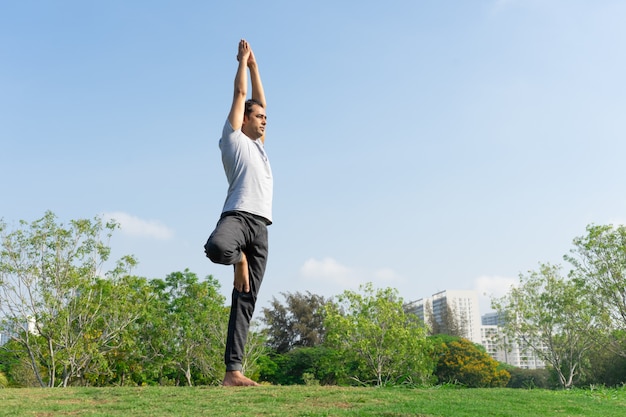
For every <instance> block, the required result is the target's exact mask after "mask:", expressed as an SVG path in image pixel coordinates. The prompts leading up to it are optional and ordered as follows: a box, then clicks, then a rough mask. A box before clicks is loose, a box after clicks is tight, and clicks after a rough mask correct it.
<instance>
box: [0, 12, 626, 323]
mask: <svg viewBox="0 0 626 417" xmlns="http://www.w3.org/2000/svg"><path fill="white" fill-rule="evenodd" d="M217 3H218V2H209V1H176V2H174V1H132V2H130V1H92V2H85V1H31V0H23V1H20V2H13V1H6V0H0V62H1V65H0V145H1V147H0V149H1V150H0V152H1V155H2V157H1V158H0V177H1V178H2V179H1V181H0V217H2V218H3V219H4V221H5V222H7V223H9V224H16V223H17V221H18V220H21V219H23V220H27V221H32V220H35V219H37V218H40V217H41V216H43V214H44V212H45V211H46V210H51V211H53V212H54V213H55V214H56V215H57V216H58V217H59V219H60V220H61V221H63V222H67V221H68V220H69V219H75V218H85V217H87V218H92V217H94V216H107V217H114V218H116V219H117V220H118V221H119V222H120V223H121V225H122V228H121V230H120V231H118V232H116V234H115V235H114V237H113V240H112V241H111V246H112V248H113V256H114V257H119V256H121V255H124V254H134V255H135V256H136V257H137V258H138V260H139V262H140V264H139V266H138V268H137V269H136V270H135V273H136V274H137V275H141V276H145V277H148V278H163V277H165V276H166V275H167V274H169V273H171V272H174V271H181V270H183V269H185V268H189V269H190V270H191V271H193V272H195V273H196V274H198V275H199V276H206V275H209V274H212V275H214V276H215V277H216V278H218V279H219V280H220V282H221V283H222V289H223V292H224V294H228V293H229V292H230V289H231V288H232V287H231V285H232V270H231V269H230V268H228V267H224V266H217V265H213V264H212V263H211V262H210V261H208V260H207V259H206V258H204V254H203V251H202V245H203V244H204V242H205V240H206V238H207V237H208V235H209V234H210V232H211V231H212V229H213V227H214V225H215V222H216V221H217V218H218V216H219V213H220V210H221V207H222V204H223V201H224V197H225V193H226V179H225V176H224V173H223V170H222V166H221V160H220V155H219V149H218V146H217V141H218V139H219V135H220V132H221V129H222V126H223V123H224V121H225V119H226V116H227V113H228V110H229V107H230V100H231V97H232V85H233V78H234V74H235V70H236V60H235V56H236V52H237V43H238V41H239V39H240V38H246V39H247V40H248V41H249V42H250V44H251V46H252V48H253V50H254V51H255V55H256V57H257V60H258V62H259V67H260V70H261V75H262V78H263V82H264V86H265V90H266V95H267V101H268V109H267V112H268V131H267V142H266V149H267V152H268V154H269V155H270V160H271V162H272V168H273V171H274V177H275V200H274V221H275V222H274V224H273V225H272V226H271V227H270V260H269V264H268V269H267V274H266V278H265V281H264V284H263V287H262V289H261V298H260V304H261V306H265V305H267V302H268V300H270V299H271V297H272V296H276V297H277V298H279V299H282V298H281V297H280V295H279V294H280V292H295V291H311V292H313V293H317V294H321V295H325V296H332V295H336V294H339V293H341V292H342V291H343V290H346V289H351V290H354V289H357V288H358V285H359V284H360V283H364V282H369V281H371V282H373V283H374V284H375V285H376V286H379V287H387V286H391V287H394V288H397V289H398V290H399V291H400V294H401V295H402V297H403V298H404V299H405V300H407V301H409V300H415V299H418V298H421V297H426V296H430V295H431V294H433V293H435V292H437V291H440V290H445V289H462V290H466V289H473V290H477V291H479V293H480V294H484V293H486V294H495V295H501V294H502V292H503V291H504V290H506V288H507V287H508V286H509V285H510V284H511V283H512V282H513V281H515V280H516V279H517V276H518V275H519V273H522V272H525V271H528V270H531V269H536V268H537V266H538V264H539V262H553V263H563V261H562V256H563V255H564V254H566V253H567V252H568V251H569V250H570V249H571V241H572V239H573V238H574V237H576V236H580V235H584V233H585V227H586V226H587V225H588V224H591V223H595V224H608V223H612V224H618V223H626V214H625V213H626V187H625V179H626V163H624V162H625V160H624V155H626V144H625V139H626V117H625V116H624V115H625V114H626V80H625V76H624V74H626V55H624V53H623V50H624V45H626V26H625V25H624V24H623V22H624V21H625V20H626V2H623V1H619V0H596V1H577V0H541V1H539V0H474V1H466V0H457V1H452V0H451V1H445V2H443V1H425V0H424V1H416V0H406V1H395V0H390V1H385V2H372V1H362V2H358V3H357V2H338V1H326V0H321V1H317V2H296V1H267V2H261V3H259V2H251V1H231V2H219V4H217ZM481 303H482V304H481V306H482V307H483V312H487V310H488V308H487V305H488V301H487V297H481Z"/></svg>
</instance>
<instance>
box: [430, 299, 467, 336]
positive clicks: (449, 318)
mask: <svg viewBox="0 0 626 417" xmlns="http://www.w3.org/2000/svg"><path fill="white" fill-rule="evenodd" d="M424 317H425V318H426V322H427V324H428V327H429V329H430V331H429V333H430V334H431V335H437V334H447V335H449V336H459V337H461V336H462V335H463V329H462V327H461V325H460V324H459V322H458V320H457V315H456V314H455V311H454V310H453V309H452V307H450V305H448V304H447V303H446V308H445V309H444V310H443V311H442V312H441V315H440V317H439V320H437V317H435V314H433V305H432V303H431V302H430V301H429V300H427V301H426V303H425V304H424Z"/></svg>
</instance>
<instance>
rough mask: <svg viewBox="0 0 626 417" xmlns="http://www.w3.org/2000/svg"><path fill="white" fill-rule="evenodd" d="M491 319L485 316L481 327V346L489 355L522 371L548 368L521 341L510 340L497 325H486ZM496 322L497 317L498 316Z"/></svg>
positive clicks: (531, 349)
mask: <svg viewBox="0 0 626 417" xmlns="http://www.w3.org/2000/svg"><path fill="white" fill-rule="evenodd" d="M489 321H490V318H489V317H488V318H485V316H483V326H481V339H482V341H481V343H480V344H481V345H483V346H484V347H485V350H486V351H487V353H488V354H489V355H490V356H491V357H492V358H494V359H495V360H497V361H500V362H503V363H507V364H509V365H512V366H515V367H518V368H522V369H543V368H545V367H546V364H545V363H544V361H542V360H541V359H540V358H539V356H538V355H537V353H536V352H535V351H534V349H533V348H531V347H530V346H529V345H528V344H526V343H524V342H523V341H521V340H510V339H509V338H508V336H506V335H505V334H504V333H503V332H502V329H501V327H500V326H498V325H497V324H484V323H485V322H489ZM496 322H498V320H497V316H496Z"/></svg>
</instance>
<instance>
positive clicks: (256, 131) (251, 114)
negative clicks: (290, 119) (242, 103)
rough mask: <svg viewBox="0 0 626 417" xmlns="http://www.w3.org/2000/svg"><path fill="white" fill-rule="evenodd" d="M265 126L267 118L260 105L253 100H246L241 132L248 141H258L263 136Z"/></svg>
mask: <svg viewBox="0 0 626 417" xmlns="http://www.w3.org/2000/svg"><path fill="white" fill-rule="evenodd" d="M266 124H267V116H266V115H265V109H264V108H263V106H262V105H261V103H259V102H258V101H256V100H254V99H250V100H247V101H246V107H245V110H244V113H243V124H242V125H241V131H242V132H243V133H244V134H245V135H246V136H248V137H249V138H250V139H259V138H261V137H263V135H265V125H266Z"/></svg>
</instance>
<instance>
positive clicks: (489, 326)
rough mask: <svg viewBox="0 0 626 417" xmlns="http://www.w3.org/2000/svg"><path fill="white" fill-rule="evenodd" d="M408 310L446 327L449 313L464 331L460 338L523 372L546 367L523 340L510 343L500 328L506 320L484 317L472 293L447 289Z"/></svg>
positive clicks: (409, 305)
mask: <svg viewBox="0 0 626 417" xmlns="http://www.w3.org/2000/svg"><path fill="white" fill-rule="evenodd" d="M405 308H406V310H407V311H410V312H412V313H414V314H416V315H417V316H418V317H419V318H420V319H421V320H422V321H424V322H425V323H429V322H430V321H431V317H428V315H429V314H432V316H433V318H434V320H435V321H436V322H437V323H439V324H443V323H444V322H445V321H446V320H445V316H446V315H447V314H450V313H451V314H453V321H454V323H457V324H458V326H459V327H460V330H461V336H462V337H464V338H466V339H468V340H470V341H472V342H474V343H476V344H479V345H482V346H483V347H484V348H485V350H486V351H487V353H488V354H489V355H490V356H491V357H492V358H494V359H495V360H497V361H500V362H503V363H507V364H509V365H513V366H516V367H518V368H523V369H541V368H545V363H544V362H543V361H542V360H541V359H540V358H539V356H538V355H537V354H536V353H535V351H534V350H533V349H532V348H531V347H530V346H528V345H527V344H525V343H524V342H523V341H521V340H513V341H511V340H509V339H508V337H506V335H504V333H503V332H502V330H501V328H500V326H501V325H502V324H503V318H502V317H501V316H499V315H498V313H495V312H494V313H487V314H485V315H483V316H482V317H481V315H480V307H479V304H478V294H477V292H476V291H471V290H446V291H441V292H438V293H436V294H433V295H432V297H430V298H422V299H419V300H417V301H413V302H410V303H408V304H406V305H405Z"/></svg>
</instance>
